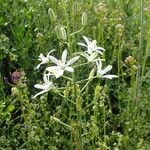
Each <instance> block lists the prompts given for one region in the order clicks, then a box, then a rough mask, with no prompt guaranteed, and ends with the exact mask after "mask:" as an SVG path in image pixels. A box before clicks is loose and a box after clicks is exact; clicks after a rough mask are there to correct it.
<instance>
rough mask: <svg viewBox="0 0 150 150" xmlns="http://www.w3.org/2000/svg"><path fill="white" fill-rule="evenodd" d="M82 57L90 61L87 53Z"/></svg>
mask: <svg viewBox="0 0 150 150" xmlns="http://www.w3.org/2000/svg"><path fill="white" fill-rule="evenodd" d="M81 55H82V56H83V57H85V58H86V59H89V57H90V56H89V55H88V54H87V53H81Z"/></svg>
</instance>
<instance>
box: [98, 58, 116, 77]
mask: <svg viewBox="0 0 150 150" xmlns="http://www.w3.org/2000/svg"><path fill="white" fill-rule="evenodd" d="M96 65H97V75H98V76H100V77H102V78H108V79H112V78H117V77H118V76H116V75H111V74H110V75H107V74H106V73H107V72H109V71H110V70H111V69H112V66H111V65H108V66H107V67H106V68H105V69H102V61H101V60H100V59H99V60H98V61H96Z"/></svg>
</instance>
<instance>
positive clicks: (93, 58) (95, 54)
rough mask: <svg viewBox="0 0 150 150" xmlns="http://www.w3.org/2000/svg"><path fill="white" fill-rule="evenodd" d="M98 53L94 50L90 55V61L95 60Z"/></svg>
mask: <svg viewBox="0 0 150 150" xmlns="http://www.w3.org/2000/svg"><path fill="white" fill-rule="evenodd" d="M97 55H98V53H97V52H94V53H92V54H91V55H90V57H89V58H88V61H89V62H92V61H95V58H96V57H97Z"/></svg>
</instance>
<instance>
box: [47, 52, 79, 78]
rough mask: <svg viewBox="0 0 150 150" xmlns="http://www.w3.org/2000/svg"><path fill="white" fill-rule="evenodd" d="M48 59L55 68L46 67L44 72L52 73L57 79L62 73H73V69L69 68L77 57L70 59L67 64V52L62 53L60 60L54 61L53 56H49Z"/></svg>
mask: <svg viewBox="0 0 150 150" xmlns="http://www.w3.org/2000/svg"><path fill="white" fill-rule="evenodd" d="M49 59H50V60H51V61H52V62H53V63H55V64H56V65H57V66H51V67H47V68H46V70H47V71H49V72H50V73H52V74H53V75H54V76H55V77H56V78H59V77H60V76H62V75H63V73H64V71H65V70H66V71H69V72H74V69H73V68H72V67H69V66H70V65H71V64H73V63H74V62H75V61H77V60H78V59H79V56H77V57H74V58H72V59H70V60H69V61H68V62H67V61H66V59H67V50H64V51H63V53H62V57H61V60H58V59H56V58H55V57H53V56H49Z"/></svg>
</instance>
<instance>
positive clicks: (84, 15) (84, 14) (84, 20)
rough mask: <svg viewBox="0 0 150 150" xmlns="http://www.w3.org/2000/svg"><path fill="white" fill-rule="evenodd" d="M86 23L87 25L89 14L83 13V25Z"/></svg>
mask: <svg viewBox="0 0 150 150" xmlns="http://www.w3.org/2000/svg"><path fill="white" fill-rule="evenodd" d="M86 25H87V14H86V13H82V26H86Z"/></svg>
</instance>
